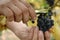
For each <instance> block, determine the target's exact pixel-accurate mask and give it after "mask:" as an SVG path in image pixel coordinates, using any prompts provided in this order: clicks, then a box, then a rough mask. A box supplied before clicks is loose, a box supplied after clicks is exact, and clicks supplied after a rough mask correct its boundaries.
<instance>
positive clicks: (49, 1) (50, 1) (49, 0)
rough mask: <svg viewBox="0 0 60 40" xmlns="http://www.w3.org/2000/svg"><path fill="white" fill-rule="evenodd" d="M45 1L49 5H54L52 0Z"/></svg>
mask: <svg viewBox="0 0 60 40" xmlns="http://www.w3.org/2000/svg"><path fill="white" fill-rule="evenodd" d="M46 2H47V3H48V4H49V6H53V5H54V0H46Z"/></svg>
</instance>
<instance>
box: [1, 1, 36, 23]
mask: <svg viewBox="0 0 60 40" xmlns="http://www.w3.org/2000/svg"><path fill="white" fill-rule="evenodd" d="M9 1H10V2H9ZM9 1H8V2H6V1H4V2H2V4H4V5H2V4H1V5H0V12H1V14H3V15H4V16H6V17H7V20H8V21H13V20H14V21H17V22H19V21H21V20H22V21H23V22H24V23H26V22H27V21H28V20H29V19H30V17H31V19H32V20H34V19H35V18H36V14H35V11H34V9H33V8H32V7H31V5H29V3H26V1H23V2H22V1H19V0H9ZM24 3H25V4H24Z"/></svg>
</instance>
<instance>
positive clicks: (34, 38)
mask: <svg viewBox="0 0 60 40" xmlns="http://www.w3.org/2000/svg"><path fill="white" fill-rule="evenodd" d="M38 31H39V30H38V28H37V27H36V28H35V29H34V34H33V39H32V40H38Z"/></svg>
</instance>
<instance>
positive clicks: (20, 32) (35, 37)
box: [7, 22, 50, 40]
mask: <svg viewBox="0 0 60 40" xmlns="http://www.w3.org/2000/svg"><path fill="white" fill-rule="evenodd" d="M7 27H8V28H9V29H10V30H12V31H13V32H14V33H15V35H16V36H17V37H19V38H20V39H21V40H44V35H43V32H42V31H39V29H38V27H27V25H25V24H24V23H22V22H19V23H17V22H7ZM45 37H46V40H50V33H49V32H48V31H46V32H45Z"/></svg>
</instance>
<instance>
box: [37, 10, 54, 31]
mask: <svg viewBox="0 0 60 40" xmlns="http://www.w3.org/2000/svg"><path fill="white" fill-rule="evenodd" d="M51 16H52V12H51V10H49V11H48V13H40V15H39V16H38V20H37V26H38V27H39V30H42V31H43V32H45V31H47V30H49V29H50V28H51V27H52V26H53V25H54V21H53V20H52V19H51Z"/></svg>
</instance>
